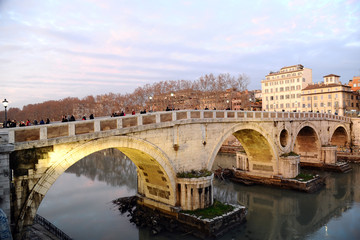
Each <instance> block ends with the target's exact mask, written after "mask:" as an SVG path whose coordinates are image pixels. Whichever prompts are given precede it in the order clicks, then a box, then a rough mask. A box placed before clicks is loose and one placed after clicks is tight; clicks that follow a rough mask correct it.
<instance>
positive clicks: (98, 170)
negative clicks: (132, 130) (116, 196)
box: [66, 148, 137, 190]
mask: <svg viewBox="0 0 360 240" xmlns="http://www.w3.org/2000/svg"><path fill="white" fill-rule="evenodd" d="M93 164H94V165H95V166H94V165H93ZM136 169H137V168H136V166H135V164H134V163H133V162H132V161H131V160H130V159H129V158H128V157H126V155H125V154H123V153H122V152H120V151H119V150H118V149H115V148H109V149H105V150H101V151H98V152H94V153H92V154H90V155H88V156H86V157H84V158H83V159H81V160H80V161H78V162H76V163H75V164H74V165H72V166H70V167H69V168H68V169H67V170H66V172H68V173H74V174H76V176H78V177H79V176H81V175H83V176H85V177H87V178H89V179H91V180H95V178H97V179H98V180H99V181H101V182H106V183H107V184H108V185H110V186H125V187H126V188H127V189H128V190H130V189H136V188H137V186H136V181H137V175H136Z"/></svg>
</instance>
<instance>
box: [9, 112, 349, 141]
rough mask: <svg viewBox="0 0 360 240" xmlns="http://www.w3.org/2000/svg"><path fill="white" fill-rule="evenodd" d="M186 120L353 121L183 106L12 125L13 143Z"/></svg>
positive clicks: (307, 114) (317, 115)
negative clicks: (150, 111)
mask: <svg viewBox="0 0 360 240" xmlns="http://www.w3.org/2000/svg"><path fill="white" fill-rule="evenodd" d="M183 120H200V121H211V120H213V121H217V122H219V121H224V122H227V121H239V122H240V121H291V120H297V121H309V120H325V121H326V120H327V121H339V122H346V123H349V122H350V121H351V119H350V118H348V117H344V116H338V115H332V114H327V113H310V112H260V111H232V110H180V111H171V112H152V113H147V114H137V115H129V116H122V117H108V118H97V119H94V120H85V121H82V120H81V121H74V122H66V123H54V124H48V125H36V126H27V127H17V128H10V129H8V130H7V131H9V143H21V142H28V141H39V140H49V139H56V138H61V137H72V136H77V135H81V134H88V133H96V132H104V131H109V130H116V129H125V128H130V127H138V126H145V125H150V124H162V123H167V122H175V123H176V122H178V121H183Z"/></svg>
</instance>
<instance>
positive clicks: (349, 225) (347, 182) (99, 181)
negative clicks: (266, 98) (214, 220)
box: [38, 149, 360, 240]
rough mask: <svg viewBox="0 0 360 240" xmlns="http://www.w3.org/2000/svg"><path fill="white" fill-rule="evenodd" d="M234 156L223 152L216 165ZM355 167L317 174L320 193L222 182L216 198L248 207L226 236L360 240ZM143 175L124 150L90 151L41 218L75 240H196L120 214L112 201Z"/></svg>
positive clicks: (45, 204) (48, 199)
mask: <svg viewBox="0 0 360 240" xmlns="http://www.w3.org/2000/svg"><path fill="white" fill-rule="evenodd" d="M232 159H233V157H232V156H231V155H229V154H219V155H218V158H217V160H216V164H217V165H221V163H226V164H231V161H232ZM217 165H215V166H217ZM352 167H353V171H352V172H350V173H346V174H340V173H327V172H316V173H318V174H320V175H324V176H326V186H325V187H324V188H323V189H322V190H321V191H319V192H316V193H313V194H309V193H302V192H297V191H293V190H285V189H278V188H272V187H265V186H243V185H240V184H236V183H232V182H227V181H219V180H217V179H216V180H215V181H214V197H215V198H216V199H218V200H220V201H223V202H229V203H237V204H241V205H244V206H246V208H247V209H248V215H247V222H246V223H245V224H243V225H242V226H240V227H237V228H235V229H234V230H232V231H230V232H228V233H227V234H226V235H224V236H223V237H221V238H219V239H221V240H230V239H360V165H355V164H353V165H352ZM136 178H137V176H136V167H135V166H134V164H133V163H132V162H131V161H130V160H129V159H127V158H126V157H125V156H124V155H123V154H122V153H121V152H119V151H118V150H115V149H108V150H104V151H101V152H97V153H94V154H91V155H89V156H87V157H86V158H84V159H82V160H80V161H79V162H77V163H76V164H74V165H73V166H71V167H70V168H69V169H68V170H67V171H66V172H65V173H64V174H62V175H61V176H60V177H59V179H58V180H57V181H56V182H55V183H54V185H53V186H52V187H51V188H50V190H49V191H48V193H47V194H46V196H45V198H44V200H43V201H42V203H41V205H40V207H39V209H38V214H40V215H41V216H43V217H45V218H46V219H47V220H49V221H50V222H52V223H53V224H54V225H55V226H57V227H58V228H60V229H61V230H63V231H64V232H65V233H67V234H68V235H69V236H71V237H72V238H73V239H107V240H110V239H142V240H147V239H159V240H160V239H197V238H195V237H193V236H191V235H189V234H185V233H169V232H163V233H161V234H159V235H155V236H153V235H152V234H151V233H150V231H149V230H148V229H139V228H137V227H136V226H135V225H134V224H132V223H130V221H129V217H128V216H127V215H126V214H125V215H121V214H120V213H119V211H118V210H117V208H116V206H114V205H113V204H112V202H111V201H112V200H114V199H116V198H119V197H125V196H133V195H135V193H136V181H137V180H136Z"/></svg>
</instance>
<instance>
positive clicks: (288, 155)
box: [280, 152, 299, 157]
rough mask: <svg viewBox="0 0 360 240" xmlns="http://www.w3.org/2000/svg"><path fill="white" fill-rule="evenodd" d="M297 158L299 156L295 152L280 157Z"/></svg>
mask: <svg viewBox="0 0 360 240" xmlns="http://www.w3.org/2000/svg"><path fill="white" fill-rule="evenodd" d="M295 156H299V154H297V153H295V152H288V153H283V154H281V156H280V157H295Z"/></svg>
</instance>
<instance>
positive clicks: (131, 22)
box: [0, 0, 360, 107]
mask: <svg viewBox="0 0 360 240" xmlns="http://www.w3.org/2000/svg"><path fill="white" fill-rule="evenodd" d="M35 4H36V8H34V7H33V6H34V5H35ZM299 6H301V7H299ZM359 16H360V6H359V4H358V2H357V1H340V0H339V1H331V2H329V1H305V2H304V1H301V2H299V1H275V2H268V1H261V0H255V1H245V2H244V1H242V2H239V1H225V2H222V3H221V4H220V3H219V2H218V1H212V0H210V1H187V2H184V1H153V2H146V1H132V2H128V1H111V0H105V1H100V2H99V1H93V0H92V1H84V0H74V1H72V3H71V4H68V3H66V1H65V2H64V1H41V2H39V1H31V0H29V1H25V2H24V1H20V0H13V1H4V2H2V4H1V5H0V32H1V33H2V34H0V62H1V63H2V64H0V71H1V73H2V79H6V80H5V81H4V82H5V83H4V84H3V86H4V87H3V88H1V89H0V97H1V96H6V97H7V98H8V99H13V106H19V107H20V106H22V105H23V104H26V103H31V102H32V101H38V99H46V98H48V97H49V98H50V99H51V97H52V96H53V97H58V96H63V97H66V96H67V95H69V96H73V95H75V96H84V95H90V94H94V95H95V94H101V93H103V94H105V93H107V91H119V92H121V93H125V92H131V91H133V90H134V89H135V88H136V87H137V86H141V85H142V84H146V83H150V84H151V83H153V82H156V81H162V80H177V79H187V80H195V79H196V78H198V77H199V76H201V75H204V74H207V73H214V74H218V73H224V72H225V73H226V72H229V73H231V74H235V75H236V74H238V73H245V74H247V75H248V76H249V77H250V79H251V83H250V88H260V80H261V79H262V78H263V77H264V76H265V75H266V74H267V73H268V71H270V70H278V69H280V68H281V67H283V66H287V65H293V64H298V63H302V64H303V65H304V66H306V67H309V68H312V69H313V74H317V73H318V72H321V74H323V73H325V74H326V73H329V72H334V73H336V74H338V75H341V76H344V77H346V78H348V77H349V76H352V75H355V74H356V71H358V69H357V68H358V67H357V66H358V65H359V58H358V57H357V56H359V42H360V39H359V36H360V34H359V27H358V23H359V22H360V21H359ZM339 62H341V63H342V64H341V65H339V64H336V63H339ZM321 74H318V75H316V77H318V76H320V75H321ZM69 84H72V85H71V86H72V88H71V90H69V89H68V85H69ZM112 84H113V85H114V86H116V87H115V88H114V87H113V88H111V85H112ZM37 88H38V89H37ZM14 89H16V91H20V92H21V94H24V95H23V96H21V97H19V96H17V95H16V94H14ZM26 89H29V91H27V92H26ZM54 89H56V93H54V94H49V92H50V93H51V92H53V91H54ZM24 96H27V97H28V99H25V98H24ZM33 96H36V99H37V100H36V99H35V97H33ZM20 98H21V101H20V100H19V99H20ZM24 100H26V101H24Z"/></svg>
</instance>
